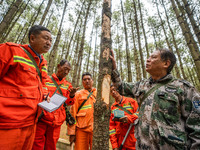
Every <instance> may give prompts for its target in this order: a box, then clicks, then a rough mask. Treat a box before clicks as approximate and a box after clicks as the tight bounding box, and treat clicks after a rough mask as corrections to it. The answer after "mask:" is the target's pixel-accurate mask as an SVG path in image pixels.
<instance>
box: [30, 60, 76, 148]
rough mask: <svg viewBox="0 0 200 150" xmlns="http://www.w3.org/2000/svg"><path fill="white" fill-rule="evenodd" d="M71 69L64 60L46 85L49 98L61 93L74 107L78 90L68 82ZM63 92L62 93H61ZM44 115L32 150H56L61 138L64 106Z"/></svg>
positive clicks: (64, 117)
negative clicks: (67, 78)
mask: <svg viewBox="0 0 200 150" xmlns="http://www.w3.org/2000/svg"><path fill="white" fill-rule="evenodd" d="M70 69H71V65H70V63H69V62H68V61H67V60H65V59H63V60H61V62H60V63H59V64H58V65H57V72H56V74H55V73H54V74H52V76H51V77H49V78H48V80H47V82H46V85H47V88H48V89H49V92H50V94H49V96H50V97H51V96H52V95H53V94H54V93H59V94H61V95H63V96H65V97H67V100H66V102H65V103H66V104H67V105H73V104H74V100H75V98H74V97H75V93H76V91H77V90H78V88H73V87H72V85H71V83H70V82H68V81H67V80H66V76H67V75H68V73H69V71H70ZM52 78H53V79H52ZM54 82H56V83H57V85H58V86H60V88H57V87H56V85H55V84H54ZM60 90H61V92H60ZM43 112H44V115H43V116H42V118H41V119H40V120H39V122H38V123H37V128H36V135H35V141H34V144H33V148H32V150H43V149H45V150H56V143H57V141H58V139H59V136H60V128H61V125H62V124H63V122H64V121H65V119H66V112H65V106H64V104H63V105H62V106H61V107H60V108H59V109H57V110H55V111H53V112H51V113H50V112H47V111H45V110H43Z"/></svg>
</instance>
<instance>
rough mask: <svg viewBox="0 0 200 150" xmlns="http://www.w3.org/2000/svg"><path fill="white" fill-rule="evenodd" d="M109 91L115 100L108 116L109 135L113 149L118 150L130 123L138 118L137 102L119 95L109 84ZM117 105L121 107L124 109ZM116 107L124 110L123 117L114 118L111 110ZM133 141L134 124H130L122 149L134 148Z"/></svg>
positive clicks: (131, 149)
mask: <svg viewBox="0 0 200 150" xmlns="http://www.w3.org/2000/svg"><path fill="white" fill-rule="evenodd" d="M110 93H111V96H112V97H113V98H114V99H115V102H114V103H113V104H112V106H111V111H112V113H111V116H110V126H109V135H110V142H111V144H112V148H113V150H118V149H119V147H120V145H121V144H122V141H123V139H124V137H125V135H126V132H127V130H128V128H129V126H130V124H131V123H134V121H135V120H136V119H137V118H138V113H137V109H138V104H137V102H136V101H135V100H134V99H132V98H128V97H124V96H121V95H120V94H119V93H118V92H117V91H116V89H115V87H114V86H113V85H111V88H110ZM119 106H120V107H123V109H124V110H123V109H122V108H120V107H119ZM117 109H119V110H121V111H124V117H121V118H119V119H117V120H116V119H114V113H113V111H115V110H117ZM135 143H136V138H135V137H134V126H132V128H131V130H130V132H129V134H128V136H127V138H126V141H125V143H124V145H123V148H122V150H135Z"/></svg>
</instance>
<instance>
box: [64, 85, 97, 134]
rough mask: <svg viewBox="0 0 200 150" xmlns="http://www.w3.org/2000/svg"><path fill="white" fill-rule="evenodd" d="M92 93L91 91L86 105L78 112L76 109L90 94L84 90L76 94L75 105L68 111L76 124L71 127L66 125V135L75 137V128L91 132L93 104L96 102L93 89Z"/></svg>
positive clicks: (95, 92)
mask: <svg viewBox="0 0 200 150" xmlns="http://www.w3.org/2000/svg"><path fill="white" fill-rule="evenodd" d="M92 91H93V93H92V95H91V96H90V98H89V99H88V100H87V101H86V103H85V104H84V105H83V106H82V107H81V109H80V110H79V112H78V108H79V107H80V105H81V104H82V102H83V101H84V100H86V99H87V96H88V95H89V93H90V92H89V91H88V90H85V89H83V90H80V91H78V92H76V95H75V98H76V100H75V103H74V105H73V106H72V107H71V109H70V112H71V114H72V116H73V117H74V118H75V119H76V123H75V124H74V125H71V126H69V125H68V128H67V131H68V135H75V129H76V127H78V128H81V129H84V131H86V132H93V112H94V105H93V104H94V102H96V94H97V91H96V89H95V88H93V89H92ZM77 112H78V113H77Z"/></svg>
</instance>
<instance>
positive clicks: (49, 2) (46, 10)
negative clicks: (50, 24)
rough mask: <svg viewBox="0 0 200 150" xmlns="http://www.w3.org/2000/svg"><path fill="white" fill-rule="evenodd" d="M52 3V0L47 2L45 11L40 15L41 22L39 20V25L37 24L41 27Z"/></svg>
mask: <svg viewBox="0 0 200 150" xmlns="http://www.w3.org/2000/svg"><path fill="white" fill-rule="evenodd" d="M52 1H53V0H49V1H48V4H47V7H46V9H45V11H44V13H43V15H42V18H41V20H40V23H39V24H40V25H43V22H44V20H45V18H46V16H47V13H48V12H49V8H50V7H51V4H52Z"/></svg>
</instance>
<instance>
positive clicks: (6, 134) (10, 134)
mask: <svg viewBox="0 0 200 150" xmlns="http://www.w3.org/2000/svg"><path fill="white" fill-rule="evenodd" d="M35 130H36V125H32V126H28V127H23V128H17V129H0V150H31V148H32V146H33V142H34V137H35Z"/></svg>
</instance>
